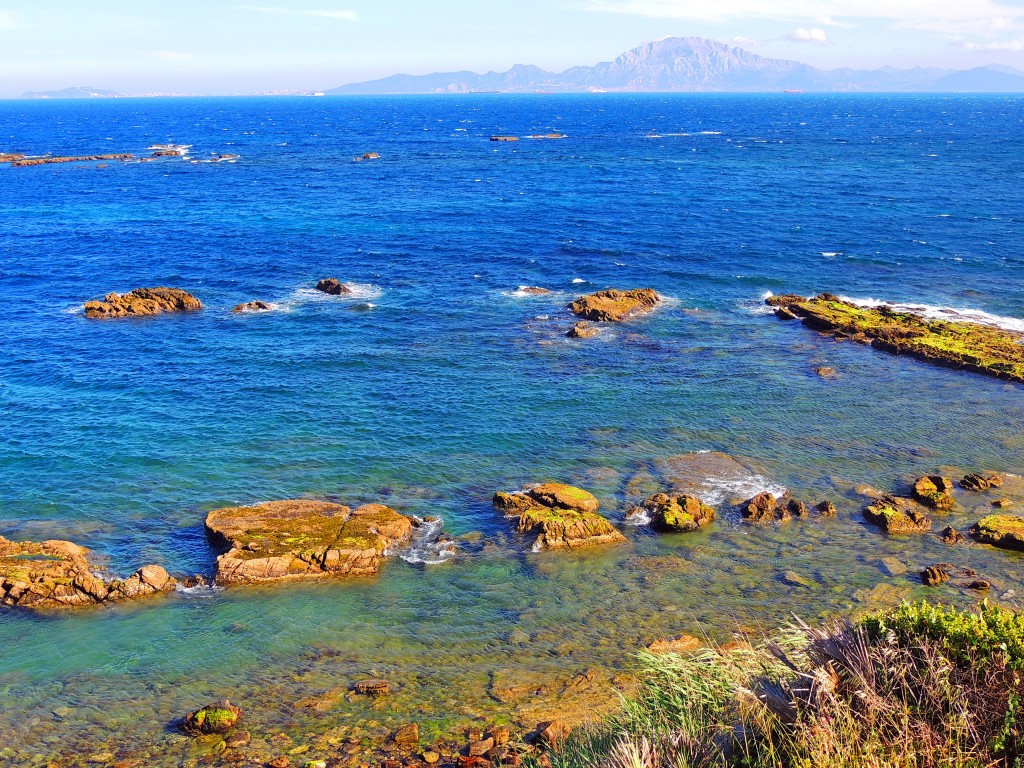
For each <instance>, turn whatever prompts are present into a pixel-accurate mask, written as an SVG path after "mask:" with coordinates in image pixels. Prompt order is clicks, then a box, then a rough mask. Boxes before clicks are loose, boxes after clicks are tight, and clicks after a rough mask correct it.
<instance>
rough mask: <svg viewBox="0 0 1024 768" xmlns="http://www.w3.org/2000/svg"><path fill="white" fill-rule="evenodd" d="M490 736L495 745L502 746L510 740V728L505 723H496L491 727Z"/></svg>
mask: <svg viewBox="0 0 1024 768" xmlns="http://www.w3.org/2000/svg"><path fill="white" fill-rule="evenodd" d="M490 737H491V738H492V739H494V744H495V746H498V747H503V746H505V745H506V744H508V743H509V741H511V740H512V729H511V728H509V727H508V726H505V725H496V726H494V727H493V728H491V733H490Z"/></svg>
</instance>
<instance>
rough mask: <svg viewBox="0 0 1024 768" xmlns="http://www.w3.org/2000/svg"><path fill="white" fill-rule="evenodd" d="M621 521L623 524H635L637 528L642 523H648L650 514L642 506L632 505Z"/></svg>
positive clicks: (649, 522)
mask: <svg viewBox="0 0 1024 768" xmlns="http://www.w3.org/2000/svg"><path fill="white" fill-rule="evenodd" d="M622 522H623V523H624V524H625V525H635V526H636V527H638V528H639V527H640V526H642V525H650V524H651V516H650V514H649V513H648V512H647V510H645V509H644V508H643V507H634V508H633V509H631V510H629V511H628V512H627V513H626V517H625V518H624V519H623V521H622Z"/></svg>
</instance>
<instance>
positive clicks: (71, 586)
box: [0, 537, 175, 609]
mask: <svg viewBox="0 0 1024 768" xmlns="http://www.w3.org/2000/svg"><path fill="white" fill-rule="evenodd" d="M174 585H175V581H174V579H172V578H171V577H170V576H169V575H168V573H167V571H165V570H164V569H163V568H161V567H160V566H158V565H147V566H145V567H144V568H140V569H139V570H138V571H136V572H135V573H134V574H133V575H132V576H130V577H129V578H127V579H124V580H123V581H122V580H120V579H105V578H103V577H102V576H99V575H97V574H96V573H94V570H93V566H92V565H91V563H90V562H89V560H88V558H87V550H86V549H85V548H84V547H80V546H79V545H77V544H74V543H72V542H70V541H59V540H50V541H44V542H42V543H39V542H32V541H23V542H20V543H18V542H13V541H8V540H7V539H5V538H3V537H0V604H4V605H9V606H16V607H22V608H33V609H45V608H60V607H79V606H88V605H99V604H101V603H109V602H116V601H119V600H129V599H135V598H140V597H149V596H151V595H155V594H158V593H160V592H165V591H170V590H172V589H174Z"/></svg>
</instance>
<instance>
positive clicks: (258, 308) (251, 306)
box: [231, 300, 273, 312]
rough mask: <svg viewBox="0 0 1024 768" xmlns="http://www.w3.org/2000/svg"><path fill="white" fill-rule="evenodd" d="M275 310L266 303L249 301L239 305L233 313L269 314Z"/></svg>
mask: <svg viewBox="0 0 1024 768" xmlns="http://www.w3.org/2000/svg"><path fill="white" fill-rule="evenodd" d="M271 309H273V307H272V306H270V304H268V303H267V302H265V301H259V300H256V301H247V302H245V303H244V304H239V305H237V306H236V307H235V308H234V309H232V310H231V311H232V312H267V311H269V310H271Z"/></svg>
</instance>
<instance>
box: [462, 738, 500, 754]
mask: <svg viewBox="0 0 1024 768" xmlns="http://www.w3.org/2000/svg"><path fill="white" fill-rule="evenodd" d="M493 747H494V739H492V738H486V739H480V740H479V741H471V742H470V743H469V746H468V747H466V752H468V753H469V756H470V757H483V756H484V755H486V754H487V753H488V752H490V751H491V749H492V748H493Z"/></svg>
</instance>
